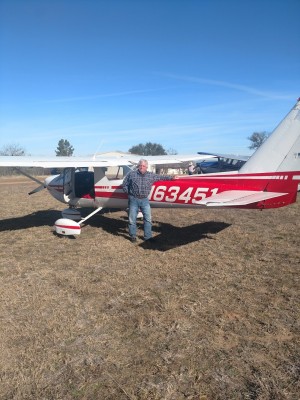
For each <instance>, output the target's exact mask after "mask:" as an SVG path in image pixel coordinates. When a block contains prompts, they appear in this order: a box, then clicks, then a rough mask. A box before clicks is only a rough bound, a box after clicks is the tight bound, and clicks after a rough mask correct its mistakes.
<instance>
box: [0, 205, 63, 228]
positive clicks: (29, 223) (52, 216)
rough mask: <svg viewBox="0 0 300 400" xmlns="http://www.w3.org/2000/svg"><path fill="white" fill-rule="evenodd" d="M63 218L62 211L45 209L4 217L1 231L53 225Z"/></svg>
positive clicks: (0, 224) (0, 225) (0, 222)
mask: <svg viewBox="0 0 300 400" xmlns="http://www.w3.org/2000/svg"><path fill="white" fill-rule="evenodd" d="M59 218H61V212H60V211H56V210H43V211H37V212H34V213H32V214H28V215H25V216H22V217H14V218H8V219H2V220H1V221H0V232H5V231H17V230H21V229H27V228H33V227H36V226H53V224H54V221H56V220H57V219H59Z"/></svg>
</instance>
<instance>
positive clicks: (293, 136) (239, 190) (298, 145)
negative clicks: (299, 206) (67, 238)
mask: <svg viewBox="0 0 300 400" xmlns="http://www.w3.org/2000/svg"><path fill="white" fill-rule="evenodd" d="M208 157H209V155H208V154H206V155H203V156H202V155H201V156H199V154H197V155H193V156H180V155H176V156H157V157H143V158H146V159H148V161H149V163H150V164H165V165H166V164H173V163H177V164H178V163H180V162H181V163H182V162H186V161H191V160H199V159H201V158H203V159H207V158H208ZM139 158H141V156H131V155H125V156H124V157H114V158H105V159H101V158H99V157H97V158H92V159H82V158H77V157H66V158H63V157H54V158H52V159H36V158H33V157H6V156H4V157H0V166H5V167H17V168H20V167H43V168H62V169H63V172H62V173H61V174H60V175H57V176H54V177H53V176H51V177H49V178H46V180H45V182H44V183H42V182H40V181H38V180H37V179H35V178H34V177H30V176H29V175H28V174H25V175H26V176H28V177H30V178H31V179H33V180H35V181H36V182H39V183H40V184H41V186H39V187H38V188H37V189H36V190H34V191H33V192H31V193H34V192H37V191H39V190H40V189H41V188H43V187H46V188H47V189H48V191H49V192H50V194H51V195H52V196H54V197H55V198H56V199H57V200H59V201H61V202H63V203H66V204H68V205H69V208H68V209H66V210H64V211H63V212H62V216H63V218H60V219H59V220H57V221H56V222H55V229H56V232H57V233H59V234H62V235H78V234H80V232H81V224H82V223H83V222H85V221H86V220H87V219H88V218H90V217H91V216H92V215H94V214H96V213H97V212H99V211H100V210H101V209H103V208H108V209H113V208H116V209H122V208H123V209H126V208H127V195H126V194H125V193H124V192H123V190H122V182H123V178H124V176H125V175H126V173H127V172H128V171H129V170H130V168H131V167H132V166H133V165H134V164H135V163H137V161H138V159H139ZM82 167H85V168H87V167H89V168H93V171H92V172H91V171H81V170H80V168H82ZM299 189H300V99H298V101H297V103H296V105H295V106H294V107H293V108H292V109H291V111H290V112H289V113H288V114H287V116H286V117H285V118H284V119H283V120H282V121H281V123H280V124H279V125H278V126H277V128H275V130H274V131H273V132H272V134H271V135H270V136H269V137H268V139H267V140H266V141H265V142H264V143H263V144H262V145H261V146H260V147H259V149H258V150H257V151H256V152H255V153H254V154H253V155H252V156H251V157H250V159H249V160H248V161H247V162H246V163H245V164H244V165H243V166H242V167H241V168H240V170H238V171H231V172H225V173H224V172H223V173H213V174H205V175H178V176H176V177H175V180H173V181H158V182H156V183H154V184H153V186H152V190H151V193H150V195H149V199H150V204H151V206H152V207H165V208H171V207H172V208H173V207H192V208H196V207H197V208H199V207H215V208H223V207H231V208H248V209H259V210H263V209H268V208H278V207H284V206H287V205H289V204H292V203H294V202H295V201H296V198H297V192H298V190H299ZM80 207H91V208H94V210H93V211H92V212H91V213H90V214H89V215H88V216H87V217H86V218H84V219H81V216H80V212H79V211H78V210H77V209H78V208H80Z"/></svg>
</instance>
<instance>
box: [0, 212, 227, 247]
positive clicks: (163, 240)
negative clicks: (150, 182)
mask: <svg viewBox="0 0 300 400" xmlns="http://www.w3.org/2000/svg"><path fill="white" fill-rule="evenodd" d="M112 215H113V214H112ZM59 218H61V212H60V211H57V210H43V211H37V212H34V213H32V214H28V215H25V216H22V217H15V218H8V219H4V220H2V221H1V223H0V232H5V231H12V230H21V229H27V228H33V227H39V226H53V224H54V222H55V221H56V220H57V219H59ZM86 224H87V225H90V226H92V227H95V228H101V229H103V230H104V231H106V232H108V233H110V234H111V235H115V236H123V237H124V238H126V239H127V240H128V239H129V237H128V222H127V219H126V218H123V217H122V218H114V217H113V216H112V217H109V216H107V215H103V214H98V215H97V218H91V219H90V220H87V222H86ZM137 225H138V229H139V231H142V230H143V223H142V222H140V221H138V222H137ZM229 226H230V224H227V223H224V222H218V221H209V222H203V223H198V224H193V225H189V226H185V227H177V226H174V225H172V224H168V223H164V222H158V221H153V227H152V229H153V232H154V233H156V235H155V241H154V242H152V243H150V242H148V243H147V242H142V243H141V244H139V247H142V248H144V249H153V250H159V251H167V250H170V249H173V248H176V247H179V246H184V245H186V244H188V243H192V242H197V241H198V240H201V239H213V237H211V235H215V234H217V233H218V232H221V231H222V230H223V229H226V228H228V227H229Z"/></svg>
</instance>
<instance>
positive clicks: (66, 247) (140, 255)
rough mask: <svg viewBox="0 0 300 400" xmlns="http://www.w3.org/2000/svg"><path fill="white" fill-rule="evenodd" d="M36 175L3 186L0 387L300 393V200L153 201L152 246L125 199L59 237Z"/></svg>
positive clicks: (2, 391) (213, 394)
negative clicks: (229, 206) (182, 205)
mask: <svg viewBox="0 0 300 400" xmlns="http://www.w3.org/2000/svg"><path fill="white" fill-rule="evenodd" d="M1 182H2V180H1ZM29 183H30V185H31V186H32V187H30V185H29V184H28V183H27V184H26V185H24V184H19V183H18V184H16V185H11V184H7V185H1V191H0V200H1V205H2V207H1V212H0V251H1V267H0V276H1V292H0V293H1V306H0V318H1V324H0V343H1V352H0V370H1V386H0V398H1V399H39V400H40V399H47V400H48V399H70V400H71V399H72V400H73V399H176V400H177V399H178V400H181V399H198V400H199V399H201V400H205V399H206V400H210V399H212V400H218V399H220V400H221V399H222V400H224V399H251V400H252V399H253V400H254V399H259V400H267V399H268V400H270V399H276V400H277V399H293V400H294V399H297V398H298V397H299V396H298V394H299V389H300V387H299V373H300V361H299V360H300V347H299V338H300V336H299V267H300V250H299V249H300V246H299V245H300V239H299V226H300V221H299V211H300V203H299V201H298V202H297V203H296V204H294V205H292V206H289V207H286V208H283V209H277V210H268V211H263V212H259V211H241V210H219V211H212V210H158V209H157V210H153V220H154V223H153V230H154V235H155V237H156V239H157V242H156V243H155V244H153V245H151V247H145V245H144V243H143V241H142V239H141V237H139V239H138V242H137V244H136V245H134V244H132V243H131V242H129V240H128V237H127V220H126V215H125V213H124V212H121V211H120V212H119V211H118V212H111V213H106V214H103V215H98V216H95V217H93V218H92V219H90V220H88V224H87V225H86V226H85V227H84V228H83V230H82V234H81V236H80V237H78V238H76V239H67V238H59V237H57V236H55V235H54V234H53V232H52V226H53V223H54V221H55V220H56V219H58V218H60V212H59V211H60V210H62V209H63V208H65V207H64V205H62V204H60V203H57V202H56V201H55V200H54V199H52V198H51V197H50V196H49V194H48V193H47V191H46V190H44V191H42V192H40V193H37V194H35V195H32V196H30V197H29V196H27V193H28V191H30V190H32V189H33V188H34V187H35V186H36V184H35V183H34V182H30V181H29ZM140 236H142V231H141V230H140Z"/></svg>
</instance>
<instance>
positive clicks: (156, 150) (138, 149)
mask: <svg viewBox="0 0 300 400" xmlns="http://www.w3.org/2000/svg"><path fill="white" fill-rule="evenodd" d="M128 151H129V152H130V153H132V154H138V155H140V156H161V155H163V156H165V155H166V154H167V152H166V150H165V149H164V148H163V147H162V145H161V144H158V143H151V142H148V143H145V144H142V143H140V144H138V145H136V146H132V147H131V148H130V149H129V150H128Z"/></svg>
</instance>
